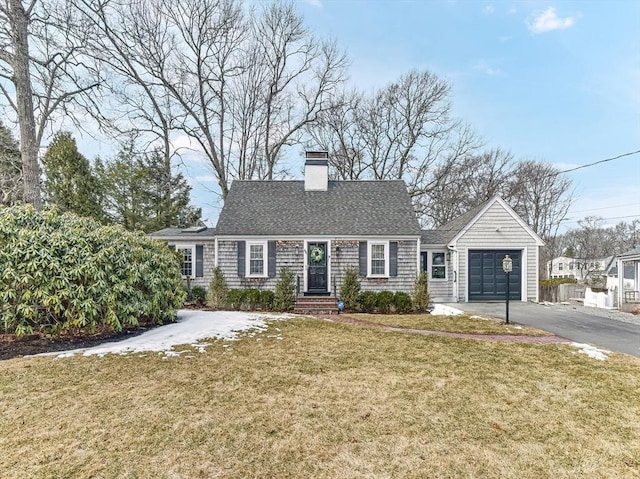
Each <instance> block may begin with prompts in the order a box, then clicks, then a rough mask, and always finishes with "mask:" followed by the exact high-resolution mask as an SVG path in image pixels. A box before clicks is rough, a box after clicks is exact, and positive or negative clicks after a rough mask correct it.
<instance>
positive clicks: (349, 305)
mask: <svg viewBox="0 0 640 479" xmlns="http://www.w3.org/2000/svg"><path fill="white" fill-rule="evenodd" d="M358 276H359V272H358V268H356V267H353V266H352V267H349V268H347V270H346V271H345V273H344V279H343V281H342V286H341V288H340V299H341V300H342V301H343V302H344V306H345V308H346V309H347V310H348V311H350V310H354V309H356V308H357V307H358V296H359V295H360V280H359V279H358Z"/></svg>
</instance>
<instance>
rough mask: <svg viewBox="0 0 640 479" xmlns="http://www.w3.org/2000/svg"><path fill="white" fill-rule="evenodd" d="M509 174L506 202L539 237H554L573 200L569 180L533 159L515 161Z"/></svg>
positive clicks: (548, 165) (549, 166)
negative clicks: (510, 179)
mask: <svg viewBox="0 0 640 479" xmlns="http://www.w3.org/2000/svg"><path fill="white" fill-rule="evenodd" d="M511 177H512V182H511V188H510V191H509V203H510V204H511V205H512V206H513V208H514V209H515V210H516V211H517V213H518V214H519V215H520V216H521V217H522V218H523V219H524V220H525V221H526V222H527V224H528V225H529V226H531V228H533V230H534V231H535V232H536V233H538V235H539V236H540V237H541V238H542V239H545V238H551V237H554V236H556V235H557V233H558V228H559V227H560V225H561V223H562V221H563V220H564V218H565V217H566V216H567V212H568V211H569V208H570V207H571V204H572V203H573V190H572V187H571V180H570V179H568V178H565V177H563V176H561V175H560V173H559V170H558V169H557V168H555V167H554V166H553V165H551V164H549V163H545V162H542V161H535V160H525V161H521V162H520V163H518V165H517V166H516V168H515V169H514V170H513V171H512V172H511Z"/></svg>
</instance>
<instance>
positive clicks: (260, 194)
mask: <svg viewBox="0 0 640 479" xmlns="http://www.w3.org/2000/svg"><path fill="white" fill-rule="evenodd" d="M216 231H217V234H219V235H222V236H258V235H262V236H265V235H268V236H283V235H284V236H294V235H305V236H310V235H318V236H321V235H335V236H372V235H384V236H404V235H419V234H420V226H419V224H418V219H417V217H416V214H415V212H414V209H413V206H412V204H411V198H410V197H409V194H408V193H407V189H406V186H405V184H404V182H403V181H329V187H328V190H327V191H305V190H304V181H234V182H233V184H232V185H231V188H230V190H229V194H228V195H227V198H226V200H225V204H224V207H223V208H222V211H221V213H220V218H219V219H218V225H217V227H216Z"/></svg>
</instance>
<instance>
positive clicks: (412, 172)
mask: <svg viewBox="0 0 640 479" xmlns="http://www.w3.org/2000/svg"><path fill="white" fill-rule="evenodd" d="M449 95H450V87H449V85H448V83H447V82H446V81H444V80H442V79H440V78H438V77H437V76H436V75H434V74H433V73H431V72H428V71H411V72H409V73H407V74H405V75H402V76H401V77H400V78H399V79H398V80H397V81H395V82H392V83H390V84H389V85H387V86H386V87H384V88H382V89H380V90H378V91H376V92H374V93H373V94H365V93H361V92H357V91H353V92H347V93H341V94H340V95H336V97H335V98H334V105H333V106H332V107H331V108H330V109H328V110H326V111H325V112H323V114H322V115H320V118H319V120H318V122H317V123H314V124H313V125H312V127H311V128H309V134H310V136H311V138H312V140H313V141H314V142H315V143H316V144H318V145H319V146H320V147H322V148H325V149H327V150H328V151H329V152H330V154H329V157H330V158H331V162H332V171H333V172H334V174H335V176H337V177H339V178H343V179H361V178H372V179H377V180H382V179H401V180H404V181H405V182H406V183H407V187H408V189H409V192H410V194H411V196H412V198H413V201H414V204H415V206H416V209H417V211H418V212H419V214H421V216H422V217H423V218H425V223H430V222H431V221H430V220H429V218H428V217H427V215H428V213H430V212H431V211H432V209H431V206H432V201H430V199H429V195H430V194H431V193H433V192H434V191H435V190H437V189H438V188H441V189H443V188H444V186H443V185H444V184H445V183H446V182H447V178H446V177H447V175H448V174H449V172H450V170H451V169H452V168H453V167H454V165H455V164H456V162H457V161H459V160H460V159H461V158H465V157H466V156H468V155H471V154H473V153H474V152H476V151H477V150H478V148H479V147H480V145H481V142H480V140H479V139H478V138H477V136H476V135H475V134H474V133H473V131H472V130H471V128H470V127H468V126H467V125H465V124H463V123H462V122H460V121H458V120H455V119H452V118H451V117H450V110H451V104H450V100H449Z"/></svg>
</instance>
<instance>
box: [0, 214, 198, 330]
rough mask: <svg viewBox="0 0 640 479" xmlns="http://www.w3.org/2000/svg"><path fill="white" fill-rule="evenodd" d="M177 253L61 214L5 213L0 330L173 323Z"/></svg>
mask: <svg viewBox="0 0 640 479" xmlns="http://www.w3.org/2000/svg"><path fill="white" fill-rule="evenodd" d="M181 283H182V277H181V272H180V269H179V262H178V259H177V256H176V254H175V253H173V252H171V251H170V250H169V249H167V247H166V246H164V245H162V244H161V243H158V242H157V241H155V240H152V239H150V238H147V237H145V236H144V235H143V234H142V233H131V232H128V231H125V230H124V229H123V228H121V227H119V226H103V225H101V224H99V223H97V222H96V221H94V220H92V219H88V218H82V217H79V216H76V215H74V214H71V213H64V214H61V213H60V212H59V211H58V210H57V209H55V208H52V209H45V210H43V211H35V210H34V209H33V207H31V206H29V205H21V206H15V207H12V208H3V209H0V329H1V330H3V331H5V332H9V333H13V332H15V333H17V334H30V333H32V332H34V331H44V332H51V331H56V332H58V331H64V330H74V331H77V330H80V331H94V330H96V329H97V328H98V327H101V328H102V327H107V328H108V329H110V330H112V331H119V330H121V329H122V328H123V327H125V326H135V325H137V324H138V321H139V320H140V319H144V320H146V321H152V322H154V323H163V322H165V321H167V320H172V319H174V317H175V313H176V309H177V308H179V307H180V306H182V304H183V302H184V299H185V293H184V290H183V288H182V287H181Z"/></svg>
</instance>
